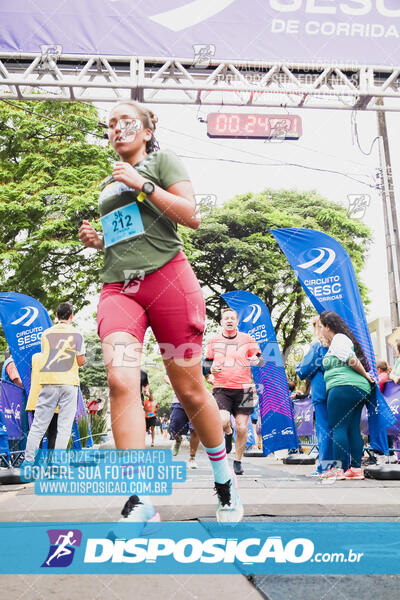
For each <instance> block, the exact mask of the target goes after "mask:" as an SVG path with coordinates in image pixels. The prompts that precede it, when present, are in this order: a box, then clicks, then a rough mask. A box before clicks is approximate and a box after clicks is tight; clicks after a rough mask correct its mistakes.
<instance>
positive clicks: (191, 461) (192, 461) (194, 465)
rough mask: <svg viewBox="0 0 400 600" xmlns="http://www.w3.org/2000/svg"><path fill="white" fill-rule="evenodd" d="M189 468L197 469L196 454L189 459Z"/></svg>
mask: <svg viewBox="0 0 400 600" xmlns="http://www.w3.org/2000/svg"><path fill="white" fill-rule="evenodd" d="M188 467H189V469H197V468H198V467H197V462H196V459H195V457H194V456H191V457H190V458H189V460H188Z"/></svg>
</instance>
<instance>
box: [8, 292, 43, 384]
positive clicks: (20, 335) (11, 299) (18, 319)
mask: <svg viewBox="0 0 400 600" xmlns="http://www.w3.org/2000/svg"><path fill="white" fill-rule="evenodd" d="M0 320H1V324H2V326H3V330H4V335H5V336H6V339H7V343H8V345H9V347H10V351H11V354H12V357H13V359H14V362H15V366H16V367H17V370H18V373H19V376H20V377H21V381H22V383H23V385H24V388H25V391H26V395H27V396H28V395H29V390H30V389H31V368H32V354H35V353H36V352H40V349H41V341H40V339H41V337H42V333H43V331H44V330H45V329H47V328H48V327H51V324H52V323H51V319H50V317H49V315H48V313H47V310H46V309H45V308H44V306H43V305H42V304H40V302H38V301H37V300H35V298H31V297H30V296H25V294H17V293H15V292H4V293H2V294H0Z"/></svg>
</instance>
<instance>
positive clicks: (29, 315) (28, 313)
mask: <svg viewBox="0 0 400 600" xmlns="http://www.w3.org/2000/svg"><path fill="white" fill-rule="evenodd" d="M22 310H25V312H24V314H23V315H22V317H19V318H18V319H15V321H12V322H11V325H19V324H20V323H22V324H23V325H25V327H29V325H32V323H33V321H34V320H35V319H36V317H37V316H38V314H39V311H38V309H37V308H36V307H35V306H24V308H23V309H22ZM25 319H26V320H25Z"/></svg>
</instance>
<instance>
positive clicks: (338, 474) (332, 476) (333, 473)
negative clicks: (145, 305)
mask: <svg viewBox="0 0 400 600" xmlns="http://www.w3.org/2000/svg"><path fill="white" fill-rule="evenodd" d="M321 479H324V480H331V481H341V480H343V479H345V476H344V471H343V469H335V468H331V469H328V470H327V471H325V473H322V475H321Z"/></svg>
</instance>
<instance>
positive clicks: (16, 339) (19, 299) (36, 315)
mask: <svg viewBox="0 0 400 600" xmlns="http://www.w3.org/2000/svg"><path fill="white" fill-rule="evenodd" d="M0 321H1V324H2V327H3V330H4V335H5V336H6V340H7V343H8V345H9V347H10V352H11V355H12V357H13V359H14V362H15V366H16V367H17V370H18V373H19V376H20V377H21V381H22V383H23V386H24V388H25V391H26V395H27V396H28V395H29V391H30V389H31V372H32V355H33V354H36V353H37V352H40V351H41V337H42V333H43V331H44V330H45V329H48V328H49V327H51V326H52V322H51V319H50V316H49V314H48V312H47V310H46V309H45V308H44V306H43V305H42V304H41V303H40V302H39V301H38V300H35V298H31V297H30V296H26V295H25V294H18V293H16V292H3V293H1V294H0ZM80 404H83V402H82V396H81V399H80ZM78 410H82V406H80V408H78ZM88 435H89V438H88V443H87V446H90V445H93V440H92V437H91V433H90V428H89V431H88ZM73 438H74V447H81V446H80V441H78V442H77V441H75V440H78V439H79V429H78V423H77V421H76V419H75V421H74V425H73Z"/></svg>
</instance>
